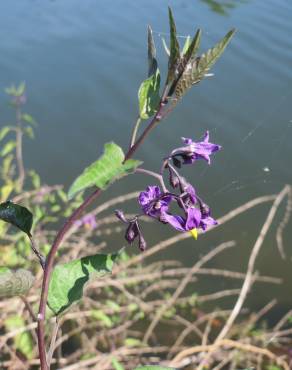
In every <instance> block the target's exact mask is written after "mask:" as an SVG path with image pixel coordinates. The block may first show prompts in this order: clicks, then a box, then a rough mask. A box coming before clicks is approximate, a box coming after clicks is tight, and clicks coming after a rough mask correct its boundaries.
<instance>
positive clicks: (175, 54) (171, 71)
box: [167, 7, 180, 82]
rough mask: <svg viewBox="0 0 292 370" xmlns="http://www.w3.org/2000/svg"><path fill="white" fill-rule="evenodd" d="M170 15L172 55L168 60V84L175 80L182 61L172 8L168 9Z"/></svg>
mask: <svg viewBox="0 0 292 370" xmlns="http://www.w3.org/2000/svg"><path fill="white" fill-rule="evenodd" d="M168 15H169V29H170V55H169V60H168V75H167V82H169V81H171V80H172V79H173V78H174V75H175V71H176V67H177V65H178V64H179V61H180V49H179V43H178V40H177V36H176V26H175V21H174V18H173V14H172V11H171V8H170V7H169V8H168Z"/></svg>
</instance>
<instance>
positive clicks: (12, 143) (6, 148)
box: [0, 140, 16, 157]
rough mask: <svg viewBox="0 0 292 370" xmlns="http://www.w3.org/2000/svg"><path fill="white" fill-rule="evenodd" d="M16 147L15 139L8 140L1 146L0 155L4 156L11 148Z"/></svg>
mask: <svg viewBox="0 0 292 370" xmlns="http://www.w3.org/2000/svg"><path fill="white" fill-rule="evenodd" d="M15 147H16V142H15V141H12V140H11V141H8V142H7V143H6V144H5V145H4V146H3V148H2V149H1V151H0V156H1V157H5V155H7V154H8V153H10V152H12V150H13V149H14V148H15Z"/></svg>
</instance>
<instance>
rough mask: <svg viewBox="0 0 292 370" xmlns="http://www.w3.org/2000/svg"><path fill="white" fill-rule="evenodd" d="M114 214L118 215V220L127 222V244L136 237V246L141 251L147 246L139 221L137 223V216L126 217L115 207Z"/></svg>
mask: <svg viewBox="0 0 292 370" xmlns="http://www.w3.org/2000/svg"><path fill="white" fill-rule="evenodd" d="M115 215H116V216H117V217H118V219H119V220H121V221H122V222H124V223H126V224H128V227H127V229H126V233H125V239H126V240H127V242H128V243H129V244H132V243H133V242H134V241H135V239H136V238H138V246H139V249H140V250H141V251H144V250H145V249H146V247H147V244H146V241H145V239H144V237H143V235H142V232H141V229H140V226H139V223H138V216H135V217H134V218H132V219H127V218H126V216H125V215H124V212H123V211H121V210H119V209H117V210H116V211H115Z"/></svg>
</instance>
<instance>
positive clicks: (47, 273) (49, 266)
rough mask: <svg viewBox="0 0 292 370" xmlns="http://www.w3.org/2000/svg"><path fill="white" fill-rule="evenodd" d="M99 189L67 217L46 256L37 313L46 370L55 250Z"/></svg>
mask: <svg viewBox="0 0 292 370" xmlns="http://www.w3.org/2000/svg"><path fill="white" fill-rule="evenodd" d="M100 193H101V190H100V189H99V188H97V189H96V190H95V191H94V192H93V193H92V194H91V195H90V196H89V197H88V198H87V199H85V201H84V202H83V203H82V204H81V205H80V206H79V207H78V208H77V209H76V210H75V211H74V212H73V213H72V215H71V216H70V217H69V218H68V219H67V221H66V222H65V224H64V225H63V227H62V228H61V229H60V230H59V232H58V234H57V236H56V238H55V240H54V243H53V245H52V248H51V249H50V252H49V254H48V257H47V261H46V266H45V270H44V276H43V283H42V292H41V298H40V306H39V313H38V330H37V332H38V348H39V355H40V365H41V370H48V369H49V367H48V364H47V359H46V345H45V318H46V305H47V298H48V290H49V283H50V277H51V274H52V270H53V264H54V258H55V255H56V252H57V250H58V248H59V246H60V244H61V242H62V240H63V238H64V236H65V235H66V233H67V232H68V231H69V230H70V228H71V227H72V225H73V224H74V221H75V220H77V219H78V218H79V217H80V215H81V214H82V212H83V211H84V210H85V209H86V208H87V207H88V206H89V205H90V204H91V203H92V202H93V201H94V200H95V199H96V198H97V197H98V196H99V194H100Z"/></svg>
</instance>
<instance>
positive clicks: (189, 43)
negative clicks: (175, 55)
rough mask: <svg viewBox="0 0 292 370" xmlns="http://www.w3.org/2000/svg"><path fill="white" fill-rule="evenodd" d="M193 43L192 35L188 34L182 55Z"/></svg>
mask: <svg viewBox="0 0 292 370" xmlns="http://www.w3.org/2000/svg"><path fill="white" fill-rule="evenodd" d="M190 45H191V36H190V35H188V36H187V38H186V41H185V43H184V46H183V49H182V55H184V54H185V53H186V52H187V50H188V49H189V47H190Z"/></svg>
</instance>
